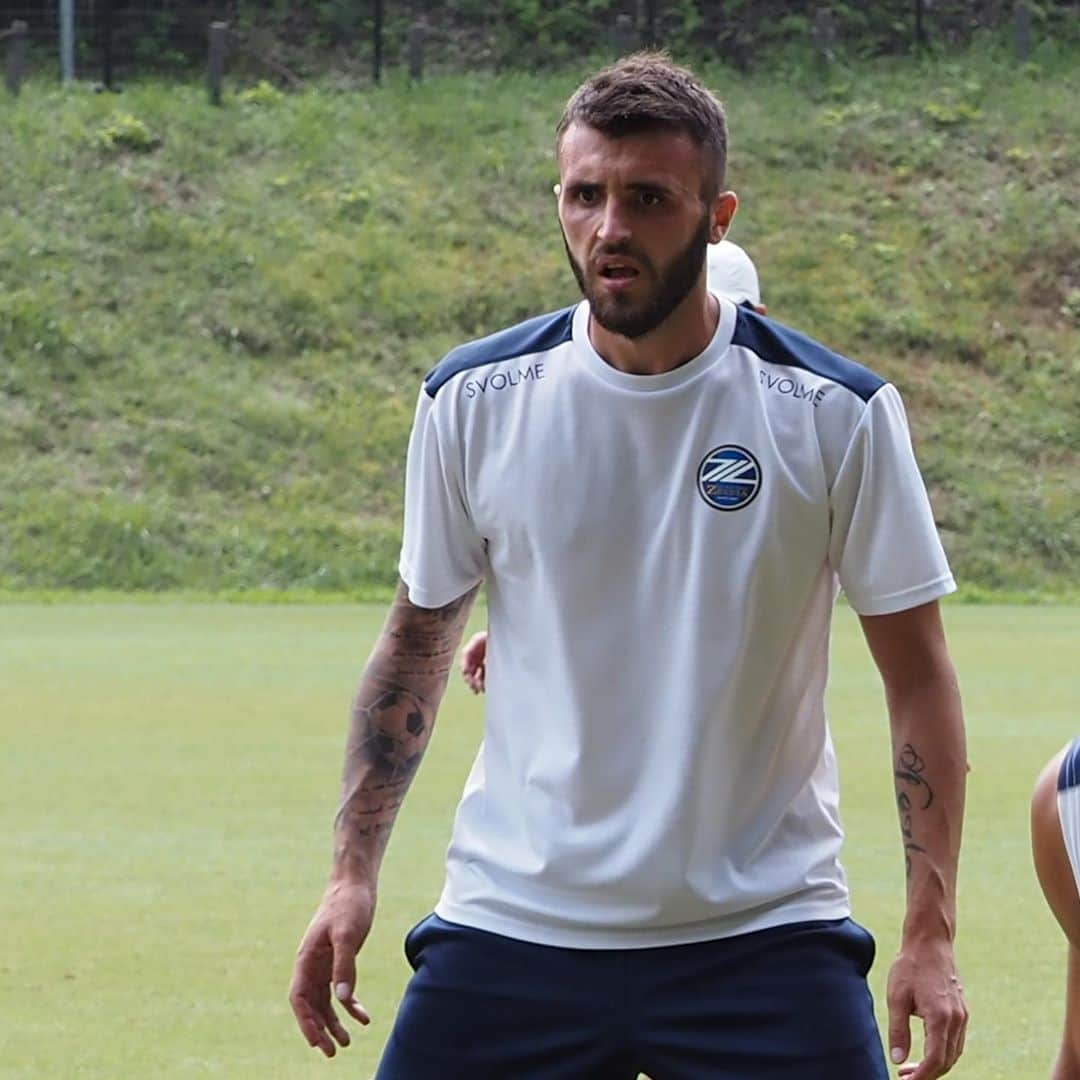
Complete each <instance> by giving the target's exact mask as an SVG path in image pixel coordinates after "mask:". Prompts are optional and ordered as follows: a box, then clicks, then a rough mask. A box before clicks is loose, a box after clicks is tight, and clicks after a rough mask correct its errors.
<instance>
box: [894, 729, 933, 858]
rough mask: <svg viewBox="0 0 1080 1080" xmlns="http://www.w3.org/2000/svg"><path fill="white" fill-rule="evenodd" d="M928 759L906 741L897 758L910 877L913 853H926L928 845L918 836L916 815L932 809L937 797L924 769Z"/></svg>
mask: <svg viewBox="0 0 1080 1080" xmlns="http://www.w3.org/2000/svg"><path fill="white" fill-rule="evenodd" d="M925 769H926V763H925V762H924V761H923V759H922V758H921V757H920V756H919V754H918V752H917V751H916V750H915V747H914V746H912V745H911V743H904V745H903V747H902V748H901V750H900V753H899V755H898V757H897V759H896V766H895V768H894V770H893V774H894V775H895V777H896V806H897V809H898V810H899V812H900V833H901V835H902V837H903V840H904V865H905V868H906V871H907V876H908V877H911V856H912V855H913V854H925V853H926V848H924V847H923V846H922V845H921V844H919V843H917V842H916V840H915V815H916V814H917V813H918V812H920V811H923V810H929V809H930V806H931V805H932V804H933V801H934V789H933V788H932V787H931V786H930V784H929V782H928V781H927V779H926V777H925V776H923V772H924V770H925Z"/></svg>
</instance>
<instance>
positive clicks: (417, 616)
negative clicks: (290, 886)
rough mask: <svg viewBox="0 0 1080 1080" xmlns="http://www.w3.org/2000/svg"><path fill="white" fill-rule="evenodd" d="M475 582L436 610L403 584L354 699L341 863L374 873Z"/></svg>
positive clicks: (338, 833) (338, 842)
mask: <svg viewBox="0 0 1080 1080" xmlns="http://www.w3.org/2000/svg"><path fill="white" fill-rule="evenodd" d="M475 596H476V589H472V590H471V591H470V592H468V593H466V594H465V595H464V596H462V597H459V598H458V599H457V600H455V601H453V602H452V603H450V604H448V605H446V606H445V607H442V608H438V609H434V610H431V609H427V608H418V607H415V606H414V605H413V604H411V603H410V602H409V600H408V597H407V593H406V591H405V587H404V586H400V587H399V589H398V593H397V596H396V597H395V598H394V603H393V605H392V606H391V608H390V613H389V615H388V616H387V619H386V624H385V626H384V627H383V629H382V633H381V634H380V635H379V639H378V641H377V642H376V644H375V649H374V651H373V652H372V655H371V659H370V660H369V661H368V665H367V668H366V669H365V671H364V676H363V678H362V679H361V682H360V687H359V689H358V691H357V693H356V698H355V700H354V702H353V709H352V723H351V726H350V731H349V739H348V744H347V747H346V751H345V769H344V777H343V788H344V790H343V795H342V801H341V807H340V809H339V810H338V813H337V818H336V819H335V822H334V835H335V866H336V867H337V868H338V869H339V870H342V871H347V872H357V873H360V874H361V875H364V876H370V875H372V874H373V873H374V872H375V871H376V870H377V868H378V864H379V861H380V860H381V858H382V853H383V851H384V850H385V849H386V844H387V841H388V840H389V837H390V830H391V828H392V827H393V824H394V819H395V817H396V816H397V812H398V809H399V808H400V807H401V803H402V801H403V799H404V798H405V792H406V791H407V790H408V788H409V784H410V783H411V782H412V778H413V776H414V775H415V774H416V770H417V769H418V768H419V766H420V760H421V758H422V757H423V754H424V750H425V749H426V748H427V744H428V742H429V741H430V739H431V731H432V727H433V725H434V722H435V713H436V711H437V709H438V707H439V702H440V701H441V700H442V695H443V692H444V691H445V689H446V682H447V678H448V676H449V673H450V667H451V663H452V661H453V657H454V651H455V650H456V649H457V647H458V643H459V642H460V640H461V635H462V632H463V631H464V629H465V623H466V621H467V620H468V617H469V611H470V609H471V607H472V602H473V599H474V597H475Z"/></svg>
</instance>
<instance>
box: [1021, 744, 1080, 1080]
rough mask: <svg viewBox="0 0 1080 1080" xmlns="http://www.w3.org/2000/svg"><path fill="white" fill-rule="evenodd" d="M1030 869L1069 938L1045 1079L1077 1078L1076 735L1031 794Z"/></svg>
mask: <svg viewBox="0 0 1080 1080" xmlns="http://www.w3.org/2000/svg"><path fill="white" fill-rule="evenodd" d="M1031 846H1032V851H1033V854H1034V856H1035V870H1036V873H1037V874H1038V876H1039V883H1040V884H1041V885H1042V889H1043V893H1044V894H1045V895H1046V900H1047V903H1048V904H1049V905H1050V910H1051V911H1052V912H1053V913H1054V916H1055V918H1056V919H1057V921H1058V922H1059V923H1060V924H1061V929H1062V930H1064V931H1065V937H1066V938H1067V939H1068V943H1069V957H1068V976H1067V982H1066V990H1065V1032H1064V1035H1063V1036H1062V1039H1061V1048H1060V1049H1059V1050H1058V1055H1057V1060H1056V1061H1055V1062H1054V1067H1053V1070H1052V1071H1051V1073H1050V1080H1080V739H1076V740H1074V741H1073V742H1072V743H1070V744H1069V745H1068V746H1066V747H1065V749H1064V750H1062V751H1061V752H1060V753H1058V754H1056V755H1055V756H1054V757H1053V758H1052V759H1051V761H1050V763H1049V764H1048V765H1047V766H1046V768H1045V769H1043V771H1042V774H1041V775H1040V776H1039V779H1038V781H1037V783H1036V784H1035V794H1034V796H1033V797H1032V800H1031Z"/></svg>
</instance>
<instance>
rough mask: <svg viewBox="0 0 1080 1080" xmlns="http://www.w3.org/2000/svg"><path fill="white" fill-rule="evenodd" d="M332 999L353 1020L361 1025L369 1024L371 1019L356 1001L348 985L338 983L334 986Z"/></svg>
mask: <svg viewBox="0 0 1080 1080" xmlns="http://www.w3.org/2000/svg"><path fill="white" fill-rule="evenodd" d="M334 997H336V998H337V999H338V1001H340V1002H341V1007H342V1008H343V1009H344V1010H345V1011H346V1012H347V1013H348V1014H349V1015H350V1016H351V1017H352V1018H353V1019H354V1020H359V1021H360V1023H361V1024H370V1023H371V1017H370V1016H369V1015H368V1011H367V1009H365V1008H364V1006H363V1005H361V1004H360V1002H359V1001H357V1000H356V997H355V995H354V994H353V991H352V988H351V987H350V986H349V984H348V983H344V982H340V983H337V984H336V985H335V986H334Z"/></svg>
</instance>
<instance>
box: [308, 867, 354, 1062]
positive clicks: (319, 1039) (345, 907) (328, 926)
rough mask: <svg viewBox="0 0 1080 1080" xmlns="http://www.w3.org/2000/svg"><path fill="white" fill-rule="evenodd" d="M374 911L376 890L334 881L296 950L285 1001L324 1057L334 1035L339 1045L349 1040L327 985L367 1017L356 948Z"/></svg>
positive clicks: (349, 1009) (347, 1007)
mask: <svg viewBox="0 0 1080 1080" xmlns="http://www.w3.org/2000/svg"><path fill="white" fill-rule="evenodd" d="M374 916H375V895H374V893H373V892H372V890H371V888H370V887H369V886H367V885H361V884H354V883H346V882H335V881H332V882H331V883H330V885H328V886H327V889H326V893H325V895H324V896H323V899H322V903H321V904H320V905H319V909H318V911H316V912H315V917H314V918H313V919H312V920H311V925H310V926H309V927H308V929H307V933H306V934H304V940H303V941H301V942H300V948H299V950H298V951H297V954H296V965H295V967H294V968H293V978H292V985H291V986H290V987H289V1004H290V1005H292V1010H293V1013H295V1015H296V1022H297V1024H298V1025H299V1027H300V1031H301V1033H302V1034H303V1036H304V1038H305V1039H307V1041H308V1045H309V1046H313V1047H318V1049H320V1050H321V1051H322V1052H323V1053H324V1054H325V1055H326V1056H327V1057H328V1058H330V1057H333V1056H334V1055H335V1054H336V1053H337V1046H335V1045H334V1040H335V1039H336V1040H337V1041H338V1043H340V1044H341V1045H342V1046H348V1045H349V1042H350V1041H351V1040H350V1038H349V1033H348V1031H346V1030H345V1027H344V1025H343V1024H342V1023H341V1021H340V1020H339V1019H338V1016H337V1013H335V1012H334V1007H333V1005H331V1003H330V989H331V987H333V991H334V997H336V998H337V1000H338V1001H339V1002H340V1003H341V1006H342V1008H343V1009H344V1010H345V1011H346V1012H347V1013H348V1014H349V1015H350V1016H351V1017H352V1018H353V1019H354V1020H358V1021H359V1022H360V1023H361V1024H368V1023H370V1022H371V1018H370V1017H369V1016H368V1014H367V1010H365V1008H364V1007H363V1005H361V1004H360V1002H359V1001H357V1000H356V998H355V997H354V991H355V988H356V954H357V952H359V950H360V946H361V945H363V944H364V939H365V938H366V937H367V936H368V931H369V930H370V929H371V922H372V919H373V918H374ZM331 1036H332V1037H331Z"/></svg>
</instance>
